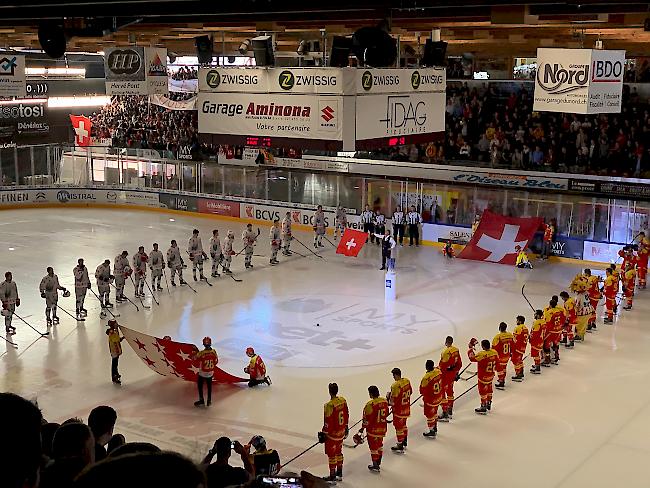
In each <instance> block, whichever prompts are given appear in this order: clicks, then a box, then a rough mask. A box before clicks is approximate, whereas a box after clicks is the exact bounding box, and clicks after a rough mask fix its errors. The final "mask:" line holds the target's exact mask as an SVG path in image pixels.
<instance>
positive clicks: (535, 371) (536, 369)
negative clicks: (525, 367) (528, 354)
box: [530, 364, 542, 374]
mask: <svg viewBox="0 0 650 488" xmlns="http://www.w3.org/2000/svg"><path fill="white" fill-rule="evenodd" d="M530 372H531V373H532V374H541V373H542V371H541V369H540V367H539V364H536V365H535V366H533V367H532V368H530Z"/></svg>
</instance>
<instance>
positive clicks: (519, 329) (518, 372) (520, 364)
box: [512, 315, 528, 381]
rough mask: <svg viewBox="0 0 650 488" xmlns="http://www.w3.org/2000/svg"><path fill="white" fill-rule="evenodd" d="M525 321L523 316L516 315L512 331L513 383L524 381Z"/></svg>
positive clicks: (526, 330)
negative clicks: (515, 322)
mask: <svg viewBox="0 0 650 488" xmlns="http://www.w3.org/2000/svg"><path fill="white" fill-rule="evenodd" d="M525 322H526V319H525V317H524V316H523V315H517V326H516V327H515V330H514V331H512V337H513V340H514V345H513V348H512V364H513V366H514V367H515V375H514V376H513V377H512V380H513V381H522V380H523V379H524V355H525V354H526V347H527V346H528V327H526V325H525Z"/></svg>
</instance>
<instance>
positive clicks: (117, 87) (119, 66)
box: [104, 46, 148, 95]
mask: <svg viewBox="0 0 650 488" xmlns="http://www.w3.org/2000/svg"><path fill="white" fill-rule="evenodd" d="M104 72H105V75H106V94H107V95H146V94H147V92H148V89H147V72H148V66H147V64H146V60H145V55H144V48H143V47H136V46H134V47H110V48H106V49H104Z"/></svg>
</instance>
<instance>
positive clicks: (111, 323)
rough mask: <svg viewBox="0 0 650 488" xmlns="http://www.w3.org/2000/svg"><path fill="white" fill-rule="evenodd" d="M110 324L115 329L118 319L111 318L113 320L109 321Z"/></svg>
mask: <svg viewBox="0 0 650 488" xmlns="http://www.w3.org/2000/svg"><path fill="white" fill-rule="evenodd" d="M108 326H109V327H110V328H111V329H115V328H116V327H117V320H115V319H111V320H109V321H108Z"/></svg>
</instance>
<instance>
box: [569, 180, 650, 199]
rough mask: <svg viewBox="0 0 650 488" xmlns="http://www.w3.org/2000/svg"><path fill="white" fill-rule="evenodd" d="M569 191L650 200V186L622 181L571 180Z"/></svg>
mask: <svg viewBox="0 0 650 488" xmlns="http://www.w3.org/2000/svg"><path fill="white" fill-rule="evenodd" d="M568 189H569V190H571V191H577V192H580V193H593V194H600V195H607V196H614V197H624V198H632V199H634V198H643V199H650V184H644V183H624V182H620V181H589V180H574V179H571V180H569V188H568Z"/></svg>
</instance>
